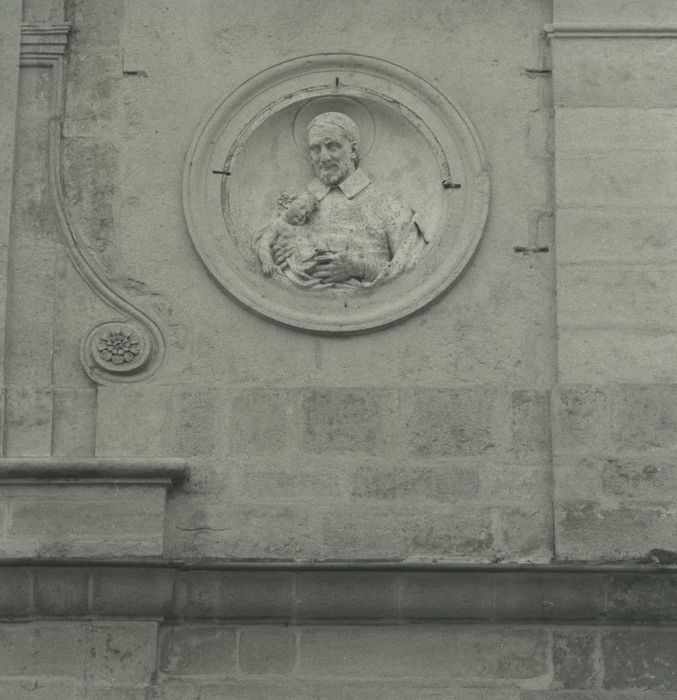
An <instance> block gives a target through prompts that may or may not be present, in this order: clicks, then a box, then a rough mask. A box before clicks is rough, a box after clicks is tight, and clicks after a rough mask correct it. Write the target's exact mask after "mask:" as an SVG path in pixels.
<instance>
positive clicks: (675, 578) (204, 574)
mask: <svg viewBox="0 0 677 700" xmlns="http://www.w3.org/2000/svg"><path fill="white" fill-rule="evenodd" d="M345 564H346V568H344V569H341V568H340V564H339V563H334V564H333V569H329V568H325V567H322V566H313V565H310V564H307V565H299V566H294V565H291V564H290V565H287V567H286V568H284V567H282V566H279V567H275V566H266V565H265V564H250V565H249V566H246V565H243V564H240V565H238V566H236V567H228V566H227V565H226V564H224V563H222V564H221V565H219V566H217V567H212V568H209V564H208V563H202V564H200V565H197V564H196V565H194V566H191V565H187V564H185V563H183V564H182V563H177V562H169V561H161V560H154V561H149V560H146V561H137V562H133V561H126V562H121V563H120V564H113V563H112V562H108V563H104V562H97V563H95V564H89V563H85V562H77V563H75V562H74V563H71V564H68V563H67V562H64V561H58V562H57V561H54V562H49V563H37V562H35V561H32V562H29V561H23V562H18V561H15V562H4V563H3V562H0V618H4V619H22V620H26V619H42V618H61V619H64V618H66V619H73V618H81V619H92V618H99V617H101V618H109V617H124V618H133V619H155V620H158V619H159V620H169V621H172V620H212V621H215V620H235V621H238V620H243V621H247V622H253V621H257V622H265V621H271V622H285V623H298V624H312V623H314V622H322V623H331V622H343V623H345V622H350V621H355V622H360V623H368V622H384V621H385V622H412V621H413V622H416V621H432V620H437V621H450V622H462V621H475V622H487V623H507V622H510V623H539V622H549V623H567V624H569V623H583V622H585V623H589V624H597V625H617V624H627V623H629V622H630V623H632V624H636V623H637V624H639V623H657V622H660V623H661V624H675V623H677V569H661V570H655V569H651V568H648V567H646V568H645V569H644V570H642V569H640V568H638V567H634V568H632V569H630V568H628V569H627V570H625V571H622V570H621V568H620V567H601V566H600V567H586V569H585V570H565V569H566V567H547V566H532V567H527V566H525V567H501V566H495V567H486V568H484V569H477V568H475V569H473V568H466V569H463V568H461V567H458V568H453V569H449V568H447V569H445V570H430V569H427V570H425V569H424V570H414V569H413V568H406V567H404V566H402V567H400V568H399V569H398V568H397V567H395V566H394V565H392V566H390V567H389V568H387V569H382V568H378V567H376V568H371V570H370V568H369V566H368V565H365V564H364V563H363V564H362V568H357V567H358V565H357V564H355V563H352V562H345ZM349 567H352V568H349ZM572 568H573V567H572ZM591 569H594V570H591Z"/></svg>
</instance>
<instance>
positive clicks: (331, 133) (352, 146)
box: [307, 112, 360, 185]
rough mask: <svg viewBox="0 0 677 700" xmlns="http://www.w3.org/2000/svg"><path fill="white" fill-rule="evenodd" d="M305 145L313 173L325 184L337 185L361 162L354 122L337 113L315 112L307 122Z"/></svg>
mask: <svg viewBox="0 0 677 700" xmlns="http://www.w3.org/2000/svg"><path fill="white" fill-rule="evenodd" d="M307 133H308V148H309V150H310V160H311V161H312V164H313V168H314V169H315V174H316V175H317V177H318V178H319V179H320V180H321V181H322V183H323V184H325V185H338V184H339V183H341V182H343V180H345V179H346V178H347V177H348V175H350V174H351V173H352V172H353V171H354V170H355V168H356V167H357V165H358V163H359V161H360V134H359V131H358V129H357V125H356V124H355V122H354V121H353V120H352V119H351V118H350V117H347V116H346V115H345V114H341V113H340V112H324V113H322V114H318V115H317V116H316V117H315V118H314V119H313V120H312V121H311V122H310V124H309V125H308V132H307Z"/></svg>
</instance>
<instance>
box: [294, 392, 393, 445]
mask: <svg viewBox="0 0 677 700" xmlns="http://www.w3.org/2000/svg"><path fill="white" fill-rule="evenodd" d="M396 410H397V395H396V394H395V392H388V391H374V390H359V389H356V390H349V389H339V390H337V389H333V390H330V389H315V390H313V391H309V392H307V393H306V395H304V396H303V398H302V411H303V417H304V435H303V438H302V445H303V446H304V447H305V449H307V450H308V451H309V452H311V453H312V452H364V453H367V454H382V453H384V452H388V451H390V450H389V446H390V445H391V444H392V442H393V439H394V438H395V436H396V432H395V430H396V428H395V426H396V419H397V413H396Z"/></svg>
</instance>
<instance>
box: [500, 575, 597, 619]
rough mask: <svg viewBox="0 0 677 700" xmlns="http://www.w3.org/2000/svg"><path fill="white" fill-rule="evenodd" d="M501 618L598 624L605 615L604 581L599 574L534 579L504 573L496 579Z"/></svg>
mask: <svg viewBox="0 0 677 700" xmlns="http://www.w3.org/2000/svg"><path fill="white" fill-rule="evenodd" d="M494 586H495V601H496V602H495V610H496V615H497V616H498V617H499V618H504V619H505V618H510V619H518V620H519V619H524V620H549V619H557V620H566V619H570V620H595V619H599V618H600V617H602V615H603V613H604V580H603V578H602V577H601V576H599V575H596V574H587V575H586V574H581V573H579V574H573V573H572V574H569V573H553V574H548V575H546V574H541V575H540V576H536V575H535V576H530V577H529V578H528V579H525V577H524V576H523V575H521V574H510V573H500V574H497V575H496V578H495V583H494Z"/></svg>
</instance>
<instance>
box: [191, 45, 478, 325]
mask: <svg viewBox="0 0 677 700" xmlns="http://www.w3.org/2000/svg"><path fill="white" fill-rule="evenodd" d="M488 200H489V184H488V176H487V171H486V165H485V162H484V156H483V150H482V147H481V144H480V142H479V138H478V136H477V134H476V132H475V130H474V128H473V127H472V125H471V124H470V122H469V120H468V119H467V117H466V116H465V115H464V114H463V113H462V112H461V111H460V110H459V109H458V108H457V107H456V106H454V105H453V104H452V103H451V102H449V100H448V99H447V98H446V97H445V96H443V95H442V94H441V93H439V92H438V91H437V90H436V89H435V88H433V87H432V86H431V85H429V84H428V83H426V82H425V81H424V80H423V79H421V78H419V77H418V76H416V75H414V74H412V73H410V72H409V71H406V70H404V69H402V68H399V67H397V66H394V65H393V64H391V63H386V62H384V61H380V60H378V59H374V58H368V57H364V56H356V55H346V54H336V55H320V56H309V57H304V58H301V59H295V60H292V61H289V62H286V63H282V64H279V65H277V66H275V67H273V68H270V69H268V70H266V71H264V72H263V73H261V74H259V75H257V76H254V77H253V78H252V79H250V80H249V81H248V82H246V83H245V84H244V85H242V86H241V87H240V88H238V90H236V91H235V92H234V93H232V94H231V95H229V96H228V97H226V98H225V99H224V100H223V101H222V102H221V103H220V104H219V105H218V107H217V108H216V110H215V111H214V112H213V113H212V114H210V115H209V116H208V117H207V118H206V119H205V121H204V122H203V124H202V125H201V126H200V127H199V129H198V131H197V133H196V136H195V138H194V140H193V144H192V146H191V148H190V151H189V154H188V158H187V161H186V167H185V171H184V211H185V215H186V221H187V224H188V230H189V232H190V235H191V237H192V240H193V243H194V245H195V248H196V250H197V252H198V254H199V255H200V257H201V259H202V261H203V262H204V264H205V265H206V266H207V268H208V269H209V270H210V272H211V273H212V275H213V277H214V278H215V279H216V281H217V282H218V283H219V284H220V285H221V286H222V288H223V289H224V290H226V291H227V292H229V293H230V294H231V295H232V296H234V297H235V298H236V299H237V300H238V301H239V302H240V303H242V304H244V305H245V306H246V307H247V308H249V309H250V310H252V311H254V312H256V313H258V314H260V315H262V316H265V317H268V318H270V319H272V320H274V321H277V322H280V323H283V324H285V325H289V326H293V327H296V328H299V329H303V330H308V331H316V332H322V333H346V332H359V331H367V330H371V329H375V328H378V327H383V326H386V325H390V324H392V323H394V322H397V321H398V320H400V319H403V318H405V317H407V316H409V315H410V314H412V313H414V312H416V311H418V310H419V309H422V308H423V307H425V306H426V305H427V304H429V303H430V302H431V301H433V300H434V299H435V298H436V297H437V296H439V295H440V294H441V293H442V292H443V291H445V290H446V289H447V288H448V287H449V286H450V285H451V284H452V283H453V282H454V281H455V280H456V279H457V278H458V277H459V275H460V274H461V273H462V271H463V270H464V268H465V267H466V266H467V264H468V262H469V261H470V259H471V257H472V255H473V253H474V251H475V249H476V247H477V245H478V243H479V240H480V237H481V235H482V232H483V229H484V225H485V221H486V216H487V209H488Z"/></svg>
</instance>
